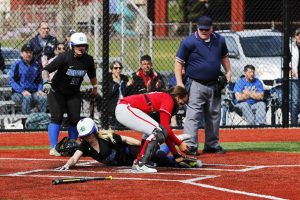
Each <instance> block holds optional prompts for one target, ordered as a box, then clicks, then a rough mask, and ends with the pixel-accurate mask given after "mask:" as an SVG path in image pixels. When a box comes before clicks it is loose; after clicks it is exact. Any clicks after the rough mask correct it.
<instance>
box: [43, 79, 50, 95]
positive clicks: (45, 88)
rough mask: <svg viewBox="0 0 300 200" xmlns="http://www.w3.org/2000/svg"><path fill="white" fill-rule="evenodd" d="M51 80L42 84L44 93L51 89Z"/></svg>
mask: <svg viewBox="0 0 300 200" xmlns="http://www.w3.org/2000/svg"><path fill="white" fill-rule="evenodd" d="M51 84H52V82H51V81H47V82H45V83H44V84H43V92H45V93H46V94H49V93H50V91H51V90H52V86H51Z"/></svg>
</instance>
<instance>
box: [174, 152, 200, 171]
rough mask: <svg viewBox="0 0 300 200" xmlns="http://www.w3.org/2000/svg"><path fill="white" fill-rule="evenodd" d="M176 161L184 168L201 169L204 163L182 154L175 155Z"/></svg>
mask: <svg viewBox="0 0 300 200" xmlns="http://www.w3.org/2000/svg"><path fill="white" fill-rule="evenodd" d="M174 160H175V162H176V165H177V166H178V167H182V168H199V167H201V166H202V162H201V161H200V160H198V159H197V158H195V157H190V156H186V155H182V154H179V153H177V154H175V155H174Z"/></svg>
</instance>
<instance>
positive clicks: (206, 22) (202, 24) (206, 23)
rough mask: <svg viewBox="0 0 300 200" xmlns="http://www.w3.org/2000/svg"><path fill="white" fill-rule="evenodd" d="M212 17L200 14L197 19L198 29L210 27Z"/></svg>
mask: <svg viewBox="0 0 300 200" xmlns="http://www.w3.org/2000/svg"><path fill="white" fill-rule="evenodd" d="M212 22H213V21H212V19H211V18H210V17H208V16H202V17H200V18H199V19H198V26H197V28H198V29H210V27H211V26H212Z"/></svg>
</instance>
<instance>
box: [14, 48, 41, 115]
mask: <svg viewBox="0 0 300 200" xmlns="http://www.w3.org/2000/svg"><path fill="white" fill-rule="evenodd" d="M41 72H42V69H41V67H40V66H39V65H38V63H37V62H35V61H34V60H33V46H32V45H31V44H30V43H27V44H25V45H23V46H22V48H21V59H20V60H19V61H17V62H16V63H14V64H13V65H12V67H11V70H10V77H9V84H10V86H11V87H12V90H13V94H12V97H11V98H12V100H13V101H14V102H16V103H17V104H21V105H22V114H30V110H31V105H34V104H37V107H38V109H39V111H40V112H46V109H47V96H46V94H45V93H44V92H43V91H42V89H43V81H42V73H41Z"/></svg>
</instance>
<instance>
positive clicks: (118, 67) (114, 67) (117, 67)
mask: <svg viewBox="0 0 300 200" xmlns="http://www.w3.org/2000/svg"><path fill="white" fill-rule="evenodd" d="M113 69H123V67H114V68H113Z"/></svg>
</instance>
